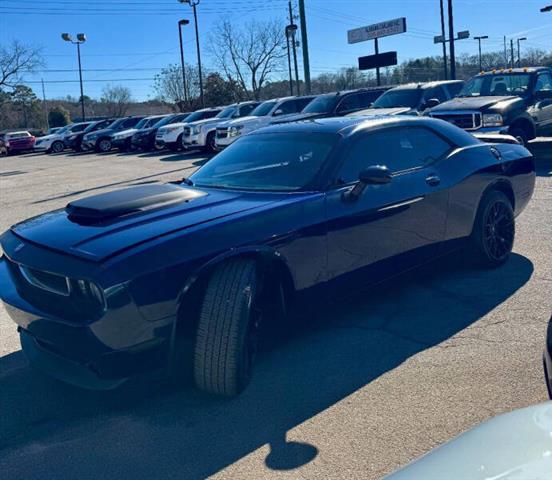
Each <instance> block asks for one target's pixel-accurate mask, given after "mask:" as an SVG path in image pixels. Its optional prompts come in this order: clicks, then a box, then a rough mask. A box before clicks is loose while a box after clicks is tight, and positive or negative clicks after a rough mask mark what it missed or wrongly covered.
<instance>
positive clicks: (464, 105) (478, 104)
mask: <svg viewBox="0 0 552 480" xmlns="http://www.w3.org/2000/svg"><path fill="white" fill-rule="evenodd" d="M515 100H518V101H523V100H522V99H521V98H520V97H515V96H507V97H462V98H460V97H458V98H453V99H452V100H449V101H448V102H444V103H441V105H438V106H436V107H435V108H432V109H431V110H430V112H431V113H441V112H443V113H444V112H447V111H451V110H485V109H487V108H489V107H494V106H496V105H497V104H500V103H505V102H506V103H509V102H511V101H515Z"/></svg>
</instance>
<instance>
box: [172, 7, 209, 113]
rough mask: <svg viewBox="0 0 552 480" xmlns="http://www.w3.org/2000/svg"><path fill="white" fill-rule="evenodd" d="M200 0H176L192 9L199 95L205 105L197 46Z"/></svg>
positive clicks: (203, 105)
mask: <svg viewBox="0 0 552 480" xmlns="http://www.w3.org/2000/svg"><path fill="white" fill-rule="evenodd" d="M199 1H200V0H178V2H179V3H187V4H188V5H190V7H192V9H193V11H194V22H195V33H196V47H197V68H198V70H199V94H200V96H201V106H202V107H205V98H204V96H203V72H202V69H201V49H200V47H199V27H198V25H197V6H198V5H199Z"/></svg>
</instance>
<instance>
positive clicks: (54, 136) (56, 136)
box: [37, 133, 61, 140]
mask: <svg viewBox="0 0 552 480" xmlns="http://www.w3.org/2000/svg"><path fill="white" fill-rule="evenodd" d="M60 138H61V135H59V134H58V133H51V134H50V135H44V136H43V137H38V138H37V140H58V139H60Z"/></svg>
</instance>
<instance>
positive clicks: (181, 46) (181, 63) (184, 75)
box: [178, 20, 190, 104]
mask: <svg viewBox="0 0 552 480" xmlns="http://www.w3.org/2000/svg"><path fill="white" fill-rule="evenodd" d="M189 23H190V21H189V20H180V21H179V22H178V36H179V37H180V65H181V68H182V88H183V89H184V103H186V104H187V103H188V85H187V83H186V64H185V63H184V44H183V42H182V27H183V26H184V25H188V24H189Z"/></svg>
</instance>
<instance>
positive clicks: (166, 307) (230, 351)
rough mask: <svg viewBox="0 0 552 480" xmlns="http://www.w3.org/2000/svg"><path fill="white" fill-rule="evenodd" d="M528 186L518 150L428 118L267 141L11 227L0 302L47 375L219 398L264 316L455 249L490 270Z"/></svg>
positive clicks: (349, 124)
mask: <svg viewBox="0 0 552 480" xmlns="http://www.w3.org/2000/svg"><path fill="white" fill-rule="evenodd" d="M534 184H535V167H534V161H533V158H532V156H531V154H530V153H529V152H528V151H527V150H526V149H525V148H523V147H522V146H519V145H511V144H496V145H490V144H485V143H482V142H480V141H479V140H477V139H475V138H474V137H473V136H471V135H469V134H468V133H466V132H464V131H462V130H460V129H459V128H457V127H455V126H453V125H450V124H448V123H445V122H442V121H440V120H434V119H429V118H396V117H393V118H392V117H380V118H372V119H363V118H346V119H326V120H316V121H310V122H303V123H296V124H284V125H279V126H274V127H268V128H266V129H262V130H259V131H257V132H255V133H253V134H250V135H247V136H244V137H243V138H242V139H240V140H239V141H237V142H235V143H234V144H233V145H232V146H231V147H229V148H228V149H227V150H225V151H223V152H222V153H220V154H219V155H217V156H216V157H214V158H213V159H212V160H211V161H210V162H208V163H207V164H206V165H204V166H203V168H201V169H200V170H198V171H197V172H196V173H195V174H194V175H192V176H191V177H190V178H189V179H184V180H182V181H181V182H177V183H173V184H166V185H161V184H159V185H149V186H139V187H133V188H127V189H123V190H118V191H114V192H110V193H104V194H100V195H96V196H92V197H88V198H84V199H81V200H77V201H74V202H72V203H70V204H69V205H67V207H66V208H65V209H64V210H58V211H54V212H51V213H47V214H45V215H42V216H39V217H36V218H33V219H30V220H28V221H25V222H23V223H20V224H18V225H15V226H14V227H12V228H11V229H10V230H9V231H7V232H6V233H4V234H3V235H2V236H1V237H0V242H1V245H2V249H3V252H4V254H3V256H2V258H1V260H0V297H1V298H2V300H3V301H4V303H5V305H6V308H7V310H8V312H9V314H10V316H11V317H12V318H13V320H14V321H15V322H16V323H17V325H18V328H19V332H20V335H21V343H22V347H23V350H24V351H25V353H26V355H27V356H28V358H29V360H30V362H31V364H33V365H35V366H36V367H37V368H39V369H42V370H44V371H47V372H48V373H49V374H51V375H52V376H55V377H58V378H60V379H62V380H65V381H67V382H70V383H73V384H77V385H80V386H84V387H89V388H112V387H114V386H117V385H118V384H120V383H122V382H123V381H125V380H126V379H128V378H129V377H131V376H132V375H134V374H137V373H140V372H143V371H145V370H149V369H165V368H168V367H169V366H170V367H171V369H172V371H174V369H176V371H184V370H185V369H187V368H190V369H191V370H193V375H194V378H195V382H196V384H197V386H198V387H199V388H201V389H204V390H206V391H209V392H212V393H216V394H222V395H234V394H237V393H239V392H240V391H241V390H243V388H245V386H246V385H247V383H248V382H249V379H250V377H251V371H252V363H253V359H254V356H255V352H256V350H257V344H258V342H259V337H260V332H262V331H263V328H262V327H263V322H265V321H268V319H269V318H270V319H271V321H274V319H276V321H283V320H282V319H283V318H284V317H285V316H286V315H289V312H290V311H291V309H292V308H295V306H297V305H299V304H301V303H303V304H304V303H305V302H306V303H307V304H308V303H310V302H313V301H316V302H317V303H319V299H320V298H323V297H322V296H324V297H328V296H331V297H334V296H338V295H339V294H340V293H342V292H344V291H347V290H350V289H351V286H354V287H355V288H358V287H366V286H367V285H369V284H373V283H375V282H380V281H381V280H382V279H384V278H387V277H389V276H391V275H395V274H397V273H399V272H401V271H404V270H407V269H410V268H412V267H415V266H416V265H420V264H422V263H424V262H427V261H428V260H430V259H432V258H435V257H437V256H439V255H443V254H445V253H447V252H450V251H453V250H455V249H458V248H462V247H469V248H470V249H471V251H472V254H473V256H474V257H476V258H478V259H479V260H480V261H481V262H483V263H484V264H486V265H488V266H490V267H493V266H498V265H500V264H502V263H503V262H505V261H506V260H507V258H508V255H509V253H510V251H511V249H512V245H513V243H514V235H515V217H516V216H517V215H518V214H519V213H520V212H521V211H522V210H523V209H524V207H525V206H526V205H527V203H528V202H529V200H530V198H531V195H532V193H533V189H534ZM187 354H189V355H187Z"/></svg>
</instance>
